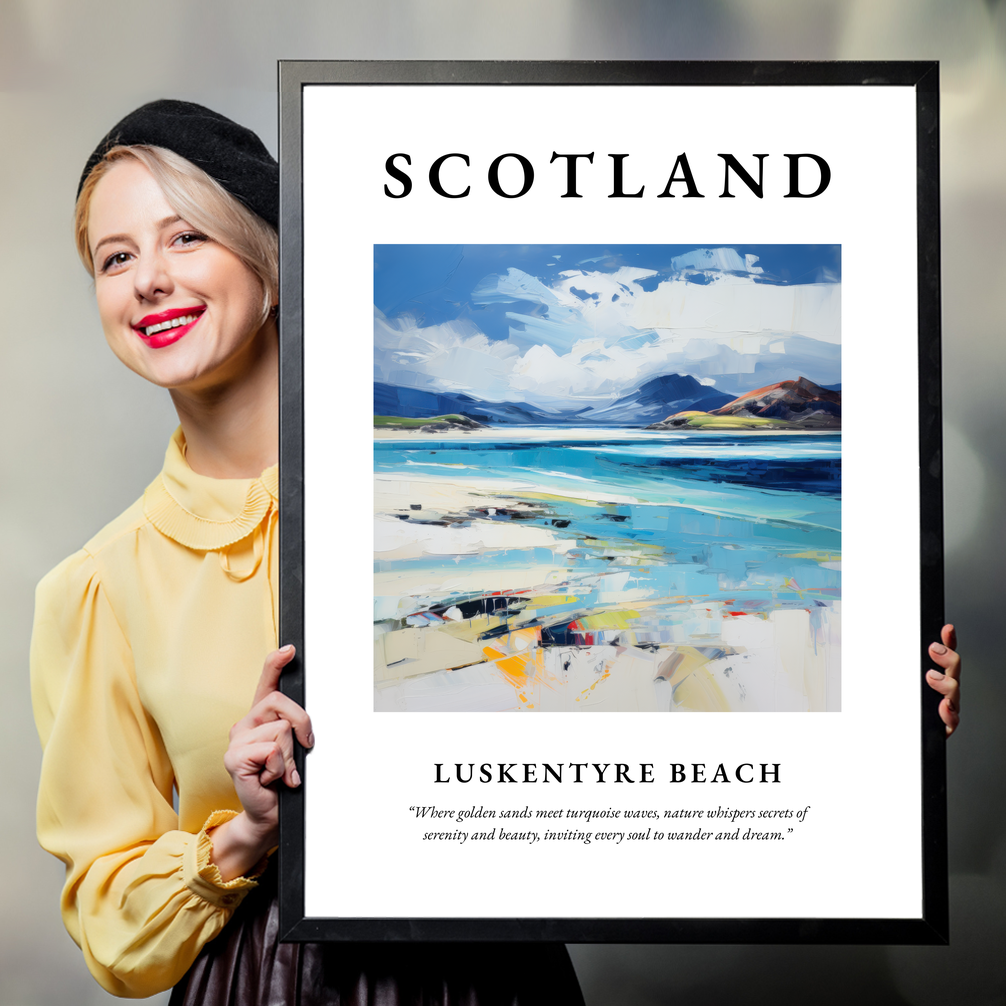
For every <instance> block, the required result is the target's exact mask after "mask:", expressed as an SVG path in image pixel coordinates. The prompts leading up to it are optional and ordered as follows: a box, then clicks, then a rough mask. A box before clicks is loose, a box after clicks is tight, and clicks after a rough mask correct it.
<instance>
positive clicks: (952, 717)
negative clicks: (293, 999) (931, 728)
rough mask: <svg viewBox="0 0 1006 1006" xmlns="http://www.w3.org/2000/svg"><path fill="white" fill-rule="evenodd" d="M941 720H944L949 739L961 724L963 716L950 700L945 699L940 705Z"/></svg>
mask: <svg viewBox="0 0 1006 1006" xmlns="http://www.w3.org/2000/svg"><path fill="white" fill-rule="evenodd" d="M940 719H941V720H943V722H944V724H945V726H946V731H947V736H948V737H949V736H950V735H951V734H952V733H953V732H954V731H955V730H956V729H957V725H958V724H959V723H960V722H961V714H960V713H959V712H958V711H957V709H956V708H954V707H953V706H952V705H951V704H950V700H949V699H944V700H943V701H942V702H941V703H940Z"/></svg>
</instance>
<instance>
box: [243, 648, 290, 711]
mask: <svg viewBox="0 0 1006 1006" xmlns="http://www.w3.org/2000/svg"><path fill="white" fill-rule="evenodd" d="M296 653H297V650H296V649H295V648H294V647H293V646H292V645H288V646H283V647H281V648H280V649H278V650H273V651H272V653H270V654H269V656H268V657H266V658H265V663H263V665H262V675H261V677H260V678H259V681H258V687H257V688H256V689H255V698H253V699H252V708H253V709H254V708H255V706H257V705H258V704H259V703H260V702H261V701H262V699H264V698H265V697H266V696H267V695H268V694H269V693H270V692H274V691H276V689H277V688H278V687H279V677H280V675H281V674H282V673H283V668H284V667H286V665H287V664H289V663H290V661H291V660H293V658H294V655H295V654H296Z"/></svg>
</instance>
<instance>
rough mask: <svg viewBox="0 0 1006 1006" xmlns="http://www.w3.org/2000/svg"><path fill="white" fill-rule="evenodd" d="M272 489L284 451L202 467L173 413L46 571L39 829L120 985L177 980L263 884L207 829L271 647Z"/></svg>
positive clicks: (37, 650)
mask: <svg viewBox="0 0 1006 1006" xmlns="http://www.w3.org/2000/svg"><path fill="white" fill-rule="evenodd" d="M277 493H278V470H277V468H276V467H272V468H269V469H267V470H266V471H265V472H263V474H262V476H261V477H260V478H258V479H226V480H224V479H212V478H207V477H205V476H202V475H197V474H196V473H195V472H193V471H192V469H190V468H189V466H188V464H187V463H186V461H185V441H184V438H183V437H182V434H181V431H180V430H178V431H176V433H175V434H174V436H173V437H172V439H171V443H170V444H169V446H168V451H167V456H166V457H165V461H164V469H163V471H162V472H161V473H160V475H158V477H157V478H156V479H155V480H154V481H153V482H152V483H151V484H150V486H149V487H148V488H147V490H146V492H145V493H144V495H143V498H142V499H140V500H138V501H137V502H136V503H134V504H133V506H131V507H130V508H129V509H128V510H127V511H126V512H125V513H124V514H122V516H121V517H119V518H118V519H117V520H114V521H112V523H111V524H109V525H108V526H107V527H106V528H104V529H103V530H102V531H100V532H99V533H98V534H97V535H96V536H95V537H94V538H92V539H91V541H89V542H88V543H87V544H86V545H85V546H84V548H83V549H81V551H79V552H77V553H76V554H75V555H72V556H70V558H68V559H66V560H65V561H64V562H62V563H61V564H60V565H59V566H57V567H56V568H55V569H54V570H53V571H52V572H51V573H49V574H48V575H47V576H46V577H45V578H44V579H43V580H42V582H41V583H40V584H39V586H38V592H37V595H36V608H35V627H34V632H33V635H32V647H31V683H32V701H33V704H34V709H35V722H36V725H37V726H38V732H39V736H40V737H41V740H42V746H43V749H44V755H43V759H42V779H41V784H40V787H39V795H38V836H39V841H40V843H41V844H42V846H43V848H45V849H47V850H48V851H49V852H51V853H52V854H53V855H54V856H58V857H59V858H60V859H61V860H62V861H63V862H64V863H65V864H66V884H65V886H64V887H63V894H62V911H63V920H64V922H65V924H66V928H67V929H68V930H69V933H70V935H71V936H72V937H73V938H74V940H75V941H76V942H77V943H78V944H79V945H80V947H81V949H82V950H83V951H84V957H85V959H86V961H87V966H88V967H89V968H90V970H91V973H92V974H93V975H94V977H95V978H96V979H97V980H98V982H99V983H100V984H101V985H102V986H103V987H104V988H105V989H107V990H108V991H109V992H112V993H114V994H115V995H119V996H149V995H153V994H154V993H155V992H160V991H162V990H164V989H167V988H170V987H171V986H172V985H174V984H175V983H176V982H177V981H178V980H179V979H181V977H182V976H183V975H184V974H185V972H186V971H187V970H188V968H189V967H190V965H191V964H192V962H193V960H194V959H195V957H196V955H197V954H198V953H199V951H200V949H201V948H202V947H203V945H204V944H205V943H207V942H208V941H209V940H212V939H213V937H214V936H216V935H217V934H218V933H219V932H220V930H221V929H222V928H223V926H224V925H225V923H226V922H227V921H228V919H229V918H230V917H231V914H232V913H233V911H234V909H235V908H236V907H237V905H238V904H240V903H241V901H242V899H243V898H244V896H245V894H246V893H247V891H248V890H249V889H250V888H252V887H254V886H255V882H254V880H250V879H247V878H244V877H239V878H237V879H235V880H231V881H229V882H226V883H225V882H223V880H222V878H221V876H220V873H219V871H218V870H217V868H216V867H215V866H214V865H213V864H212V863H210V861H209V855H210V848H211V847H210V841H209V838H208V837H207V835H206V829H207V828H212V827H213V826H214V825H216V824H220V823H221V822H223V821H225V820H228V819H229V818H230V817H232V816H233V815H234V814H236V813H237V812H238V811H240V809H241V805H240V803H239V801H238V799H237V795H236V794H235V792H234V787H233V785H232V784H231V780H230V776H229V775H228V774H227V771H226V769H225V768H224V763H223V757H224V752H225V751H226V749H227V743H228V731H229V730H230V728H231V726H232V725H233V724H234V723H235V722H236V721H237V720H239V719H241V717H243V716H244V715H245V714H246V713H247V712H248V709H249V707H250V705H251V700H252V697H253V696H254V693H255V686H256V684H257V682H258V679H259V675H260V673H261V670H262V661H263V659H264V658H265V656H266V654H267V653H268V652H269V651H270V650H272V649H274V648H275V646H276V624H277V600H278V596H277V595H278V561H277V560H278V556H277V550H278V544H277V534H276V528H277V522H278V520H277ZM172 786H174V787H175V789H176V790H177V793H178V811H177V813H176V812H175V810H174V809H173V798H172Z"/></svg>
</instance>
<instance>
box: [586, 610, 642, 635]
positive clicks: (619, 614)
mask: <svg viewBox="0 0 1006 1006" xmlns="http://www.w3.org/2000/svg"><path fill="white" fill-rule="evenodd" d="M630 618H639V612H638V611H634V610H633V609H632V608H627V609H626V610H624V611H602V612H601V613H600V614H597V615H587V616H586V617H585V618H578V619H577V620H576V624H577V625H578V626H579V627H580V628H581V629H583V630H584V631H585V632H589V631H592V630H594V629H631V628H632V625H631V624H630V623H629V619H630Z"/></svg>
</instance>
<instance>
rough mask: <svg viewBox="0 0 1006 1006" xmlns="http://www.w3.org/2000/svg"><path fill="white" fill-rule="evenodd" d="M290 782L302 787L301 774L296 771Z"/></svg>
mask: <svg viewBox="0 0 1006 1006" xmlns="http://www.w3.org/2000/svg"><path fill="white" fill-rule="evenodd" d="M290 781H291V782H292V783H293V784H294V786H299V785H300V773H299V772H298V771H297V770H296V769H294V770H293V772H291V773H290Z"/></svg>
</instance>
